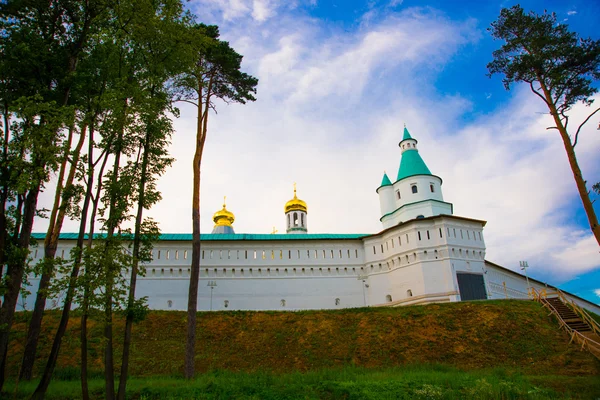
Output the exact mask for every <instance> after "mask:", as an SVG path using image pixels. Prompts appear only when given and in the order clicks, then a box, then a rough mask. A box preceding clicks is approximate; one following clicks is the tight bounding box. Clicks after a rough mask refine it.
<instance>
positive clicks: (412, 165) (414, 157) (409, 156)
mask: <svg viewBox="0 0 600 400" xmlns="http://www.w3.org/2000/svg"><path fill="white" fill-rule="evenodd" d="M413 175H432V174H431V171H429V168H427V165H425V161H423V159H422V158H421V156H420V155H419V151H418V150H417V149H410V150H406V151H405V152H404V153H402V160H400V168H398V177H397V178H396V180H397V181H399V180H400V179H404V178H407V177H409V176H413Z"/></svg>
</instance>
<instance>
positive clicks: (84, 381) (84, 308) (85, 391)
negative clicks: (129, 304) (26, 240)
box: [80, 151, 109, 400]
mask: <svg viewBox="0 0 600 400" xmlns="http://www.w3.org/2000/svg"><path fill="white" fill-rule="evenodd" d="M108 156H109V153H108V151H107V152H106V154H105V155H104V160H103V161H102V166H101V167H100V171H99V172H98V185H97V187H96V196H95V197H94V199H93V202H92V213H91V215H90V229H89V231H88V232H89V233H88V240H87V244H86V247H87V248H88V249H91V248H92V246H93V244H94V231H95V225H96V214H97V212H98V204H99V202H100V194H101V192H102V176H103V175H104V168H105V167H106V162H107V161H108ZM91 159H92V157H90V161H89V164H90V165H89V166H88V168H89V169H90V170H92V171H93V164H92V161H91ZM92 179H93V175H92ZM84 274H85V278H84V279H83V300H82V304H81V335H80V339H81V347H80V348H81V398H82V399H83V400H89V398H90V392H89V387H88V361H87V360H88V351H87V348H88V344H87V320H88V315H89V299H90V297H89V296H90V287H89V283H88V277H89V271H88V267H87V263H86V267H85V270H84Z"/></svg>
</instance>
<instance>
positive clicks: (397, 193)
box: [396, 190, 402, 200]
mask: <svg viewBox="0 0 600 400" xmlns="http://www.w3.org/2000/svg"><path fill="white" fill-rule="evenodd" d="M396 196H398V200H400V199H401V198H402V197H400V191H399V190H396Z"/></svg>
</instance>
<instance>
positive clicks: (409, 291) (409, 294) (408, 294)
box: [406, 289, 412, 297]
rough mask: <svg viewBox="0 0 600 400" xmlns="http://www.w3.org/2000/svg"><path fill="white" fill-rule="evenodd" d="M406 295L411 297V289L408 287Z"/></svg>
mask: <svg viewBox="0 0 600 400" xmlns="http://www.w3.org/2000/svg"><path fill="white" fill-rule="evenodd" d="M406 297H412V290H410V289H408V290H407V291H406Z"/></svg>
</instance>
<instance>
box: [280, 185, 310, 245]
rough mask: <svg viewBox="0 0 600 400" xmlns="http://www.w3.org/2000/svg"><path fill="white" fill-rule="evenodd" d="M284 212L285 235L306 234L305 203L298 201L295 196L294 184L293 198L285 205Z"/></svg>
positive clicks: (306, 211)
mask: <svg viewBox="0 0 600 400" xmlns="http://www.w3.org/2000/svg"><path fill="white" fill-rule="evenodd" d="M284 211H285V220H286V232H287V233H306V232H307V231H308V229H307V220H306V214H307V213H308V208H307V207H306V202H304V201H303V200H300V199H299V198H298V196H296V184H295V183H294V198H293V199H291V200H290V201H288V202H287V203H285V208H284Z"/></svg>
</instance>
